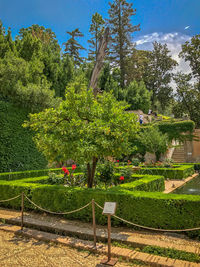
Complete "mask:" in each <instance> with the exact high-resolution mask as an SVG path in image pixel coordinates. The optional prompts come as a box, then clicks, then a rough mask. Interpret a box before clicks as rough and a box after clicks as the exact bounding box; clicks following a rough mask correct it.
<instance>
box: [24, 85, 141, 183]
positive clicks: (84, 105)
mask: <svg viewBox="0 0 200 267" xmlns="http://www.w3.org/2000/svg"><path fill="white" fill-rule="evenodd" d="M125 108H126V106H125V105H124V104H122V103H120V102H118V101H117V100H116V99H115V98H114V96H113V95H112V94H110V93H106V92H105V93H104V94H102V95H98V96H97V98H96V99H95V97H94V95H93V93H92V91H91V90H86V87H85V88H82V90H81V91H80V92H79V93H75V88H74V87H70V88H69V89H68V90H67V94H66V100H65V101H63V103H61V104H60V106H59V107H58V108H56V109H47V110H45V111H43V112H41V113H39V114H32V115H30V122H27V123H26V124H25V126H29V127H31V128H32V129H33V130H34V131H36V135H35V138H34V140H35V142H36V145H37V147H38V149H40V151H42V152H43V153H44V154H45V156H46V157H47V158H48V159H49V160H50V161H52V162H53V161H61V160H62V161H64V160H67V159H72V160H74V161H75V162H79V163H84V164H86V165H87V168H88V186H89V187H92V185H93V178H94V174H95V169H96V164H97V161H98V159H100V158H103V157H108V156H117V157H119V156H120V155H122V154H126V153H128V152H129V150H130V142H129V139H130V136H132V138H133V137H134V135H135V134H136V132H137V131H138V129H139V125H138V123H137V118H136V116H135V115H134V114H128V113H126V112H124V109H125Z"/></svg>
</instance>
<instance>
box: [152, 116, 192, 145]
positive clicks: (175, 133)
mask: <svg viewBox="0 0 200 267" xmlns="http://www.w3.org/2000/svg"><path fill="white" fill-rule="evenodd" d="M155 125H156V126H157V127H158V129H159V131H160V132H161V133H163V134H167V136H168V139H169V141H172V140H173V139H175V140H180V141H184V140H192V138H193V135H192V133H193V131H194V128H195V124H194V122H193V121H189V120H186V121H169V122H167V121H161V122H157V123H155Z"/></svg>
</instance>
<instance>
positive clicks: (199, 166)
mask: <svg viewBox="0 0 200 267" xmlns="http://www.w3.org/2000/svg"><path fill="white" fill-rule="evenodd" d="M179 164H180V165H193V166H194V170H195V171H198V172H200V163H197V162H195V163H179Z"/></svg>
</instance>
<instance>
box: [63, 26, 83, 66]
mask: <svg viewBox="0 0 200 267" xmlns="http://www.w3.org/2000/svg"><path fill="white" fill-rule="evenodd" d="M67 34H69V35H70V36H71V38H70V39H69V40H68V41H67V42H66V43H64V45H65V50H64V51H65V55H69V56H70V57H71V58H72V59H73V60H74V63H75V65H80V63H82V62H83V58H82V57H81V56H80V53H79V50H85V48H84V47H83V46H82V45H81V44H79V43H78V41H77V40H76V38H77V37H83V36H84V35H83V34H82V33H81V32H80V31H79V29H78V28H76V29H75V30H73V31H71V32H67Z"/></svg>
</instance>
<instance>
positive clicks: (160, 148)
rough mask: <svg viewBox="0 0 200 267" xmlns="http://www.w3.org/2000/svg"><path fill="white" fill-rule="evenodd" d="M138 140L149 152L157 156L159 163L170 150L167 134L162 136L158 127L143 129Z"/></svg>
mask: <svg viewBox="0 0 200 267" xmlns="http://www.w3.org/2000/svg"><path fill="white" fill-rule="evenodd" d="M138 140H139V142H141V143H142V144H143V145H144V146H145V149H146V151H147V152H149V153H153V154H155V156H156V160H157V161H159V159H160V157H161V155H162V154H164V153H165V152H166V151H167V148H168V136H167V134H162V133H161V132H160V131H159V130H158V128H157V127H156V126H154V127H145V128H143V131H141V132H140V134H139V138H138Z"/></svg>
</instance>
